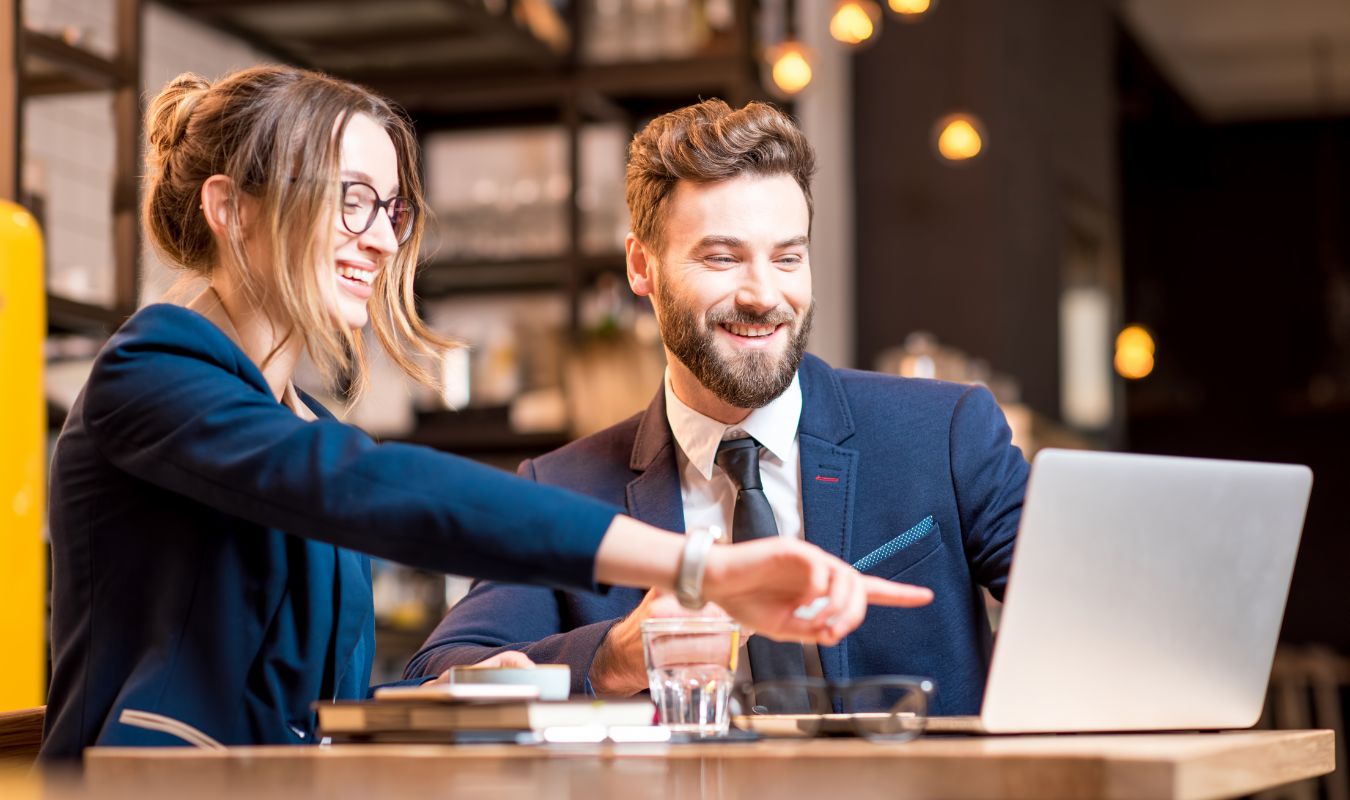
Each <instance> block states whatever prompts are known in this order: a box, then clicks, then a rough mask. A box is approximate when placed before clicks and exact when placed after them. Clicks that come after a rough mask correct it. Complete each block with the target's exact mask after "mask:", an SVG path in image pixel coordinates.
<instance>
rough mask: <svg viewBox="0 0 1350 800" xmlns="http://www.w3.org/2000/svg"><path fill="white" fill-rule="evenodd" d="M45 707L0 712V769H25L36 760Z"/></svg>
mask: <svg viewBox="0 0 1350 800" xmlns="http://www.w3.org/2000/svg"><path fill="white" fill-rule="evenodd" d="M46 717H47V707H46V706H38V707H37V708H21V709H19V710H18V711H0V767H27V766H31V765H32V764H33V762H34V761H35V760H36V759H37V754H38V747H39V746H40V745H41V744H42V723H43V720H45V719H46Z"/></svg>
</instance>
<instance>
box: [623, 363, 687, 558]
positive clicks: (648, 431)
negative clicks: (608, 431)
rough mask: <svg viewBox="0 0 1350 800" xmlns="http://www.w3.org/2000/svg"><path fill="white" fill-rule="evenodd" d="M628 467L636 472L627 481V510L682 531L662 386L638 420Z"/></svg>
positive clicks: (681, 506)
mask: <svg viewBox="0 0 1350 800" xmlns="http://www.w3.org/2000/svg"><path fill="white" fill-rule="evenodd" d="M628 466H629V467H630V468H631V469H632V470H633V471H634V472H639V473H641V474H639V475H638V476H637V477H636V478H634V479H633V480H632V481H630V482H629V483H628V488H627V493H626V498H627V502H628V513H629V514H630V515H632V516H633V517H635V518H637V519H640V520H642V521H643V522H646V523H648V524H650V525H655V526H656V527H658V528H665V529H666V530H669V531H679V532H683V531H684V501H683V500H682V498H681V497H680V475H679V472H678V468H677V467H676V463H675V439H674V437H673V436H671V434H670V424H669V422H667V421H666V393H665V388H664V386H663V387H662V388H661V389H659V390H657V392H656V397H655V398H653V399H652V402H651V404H650V405H649V406H648V407H647V411H646V412H645V413H644V414H643V415H642V420H641V421H640V422H639V423H638V429H637V436H636V437H634V439H633V452H632V455H631V456H630V458H629V462H628Z"/></svg>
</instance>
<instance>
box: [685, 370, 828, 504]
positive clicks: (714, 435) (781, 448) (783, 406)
mask: <svg viewBox="0 0 1350 800" xmlns="http://www.w3.org/2000/svg"><path fill="white" fill-rule="evenodd" d="M664 383H665V392H666V420H667V421H668V422H669V423H670V432H671V434H672V435H673V436H674V437H675V442H676V443H677V444H679V446H680V450H682V451H683V452H684V455H685V457H686V458H688V459H689V463H690V464H692V465H693V466H694V468H695V469H697V470H698V472H699V474H700V475H702V476H703V478H704V480H711V479H712V474H713V464H714V463H715V460H716V458H717V446H718V445H719V444H721V443H722V440H723V439H736V438H740V437H741V436H743V435H745V434H748V435H750V436H753V437H754V438H755V440H756V441H758V442H759V443H760V444H761V445H763V446H764V448H765V449H766V450H768V451H769V452H770V453H771V454H773V456H774V457H775V458H777V459H778V460H779V461H783V460H786V457H787V455H788V453H789V452H790V450H791V448H792V446H793V445H794V444H795V443H796V441H797V425H798V423H799V422H800V421H801V418H802V386H801V383H800V381H799V380H798V377H797V375H795V374H794V375H793V376H792V383H791V384H790V385H789V386H788V388H787V389H786V390H784V391H783V393H782V394H780V395H778V396H777V397H775V398H774V399H773V400H771V401H769V403H768V404H767V405H765V406H763V407H761V408H757V409H755V410H754V411H751V412H750V415H749V416H747V417H746V418H745V419H743V420H741V421H740V422H738V423H736V424H735V425H724V424H723V423H721V422H718V421H717V420H715V419H712V418H710V417H706V416H704V415H703V414H700V413H699V412H697V411H695V410H694V409H692V408H690V407H689V406H687V405H685V403H684V401H682V400H680V398H679V397H677V396H676V395H675V389H674V388H673V387H672V386H671V384H670V368H669V367H667V368H666V374H665V381H664Z"/></svg>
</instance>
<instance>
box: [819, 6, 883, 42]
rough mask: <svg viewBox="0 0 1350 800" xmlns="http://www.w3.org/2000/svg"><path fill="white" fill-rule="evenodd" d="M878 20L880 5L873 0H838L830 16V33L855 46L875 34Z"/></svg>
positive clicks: (879, 17)
mask: <svg viewBox="0 0 1350 800" xmlns="http://www.w3.org/2000/svg"><path fill="white" fill-rule="evenodd" d="M880 22H881V6H879V5H877V4H876V3H875V2H873V0H840V2H839V4H838V5H837V6H835V7H834V15H833V16H832V17H830V35H831V36H833V37H834V38H835V40H836V41H839V42H843V43H844V44H846V45H849V46H850V47H856V46H857V45H860V44H862V43H864V42H866V41H868V40H870V39H872V38H873V37H875V36H876V33H877V25H878V24H879V23H880Z"/></svg>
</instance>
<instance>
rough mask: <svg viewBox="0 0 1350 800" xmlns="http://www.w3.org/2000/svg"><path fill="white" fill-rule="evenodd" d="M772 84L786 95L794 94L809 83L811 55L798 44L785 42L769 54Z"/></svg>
mask: <svg viewBox="0 0 1350 800" xmlns="http://www.w3.org/2000/svg"><path fill="white" fill-rule="evenodd" d="M769 63H770V64H772V65H773V82H774V85H775V86H777V87H778V88H779V89H780V90H782V91H783V92H785V93H787V94H796V93H797V92H800V91H801V90H802V89H805V88H806V86H807V84H809V83H810V82H811V77H812V72H811V55H810V51H808V50H807V49H806V48H805V47H803V46H802V45H801V43H799V42H795V41H787V42H783V43H782V44H780V45H778V46H777V47H775V48H773V50H771V51H770V53H769Z"/></svg>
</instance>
